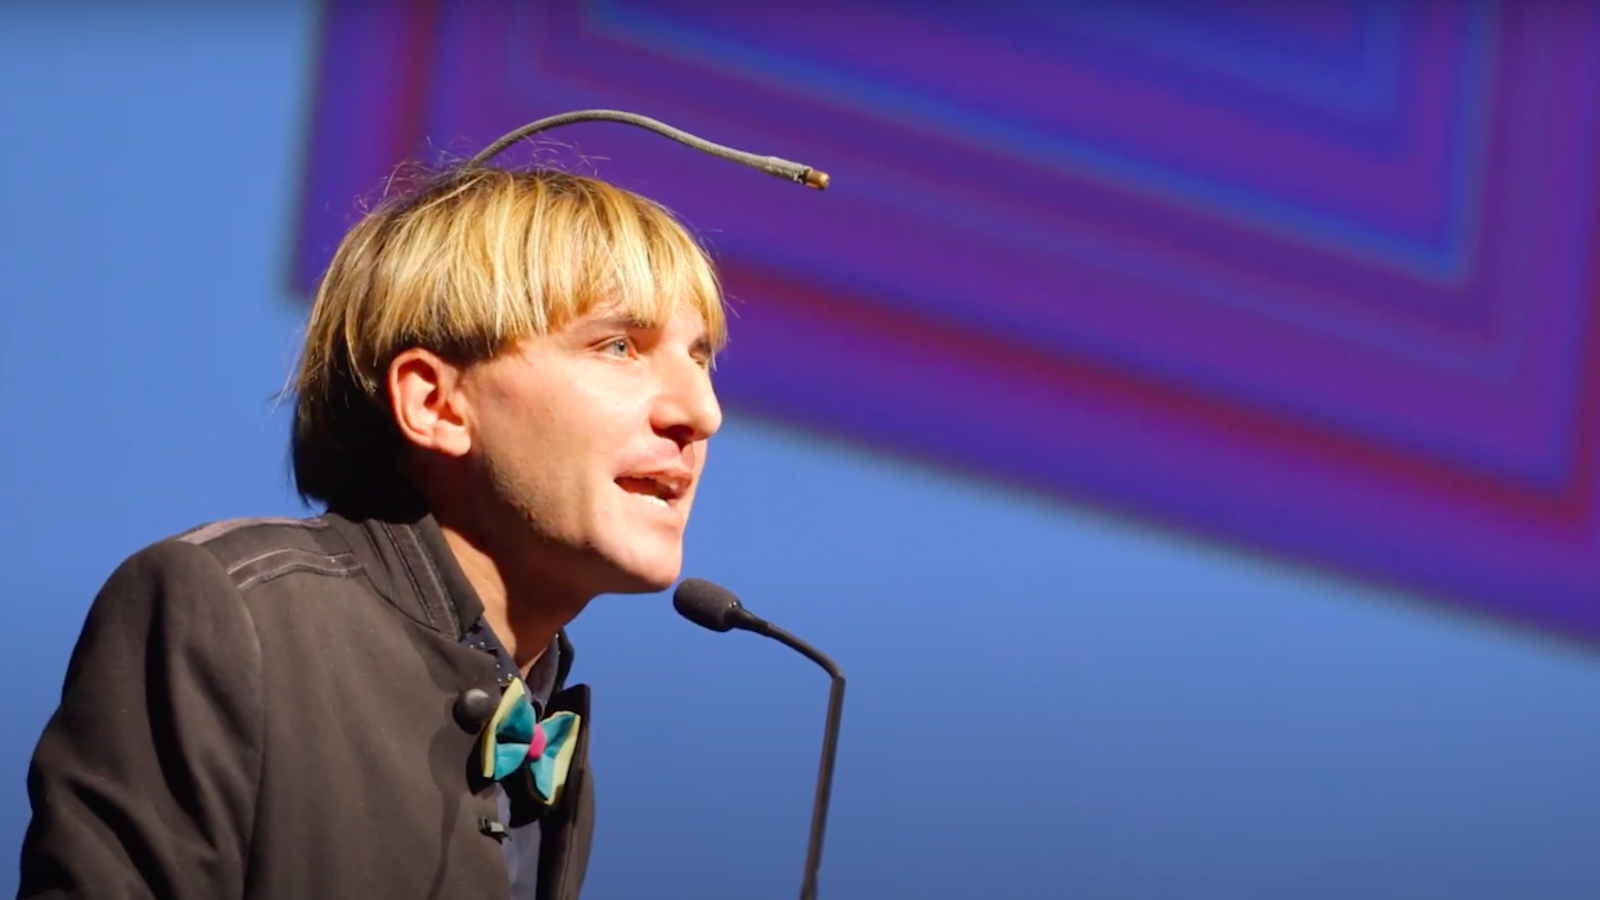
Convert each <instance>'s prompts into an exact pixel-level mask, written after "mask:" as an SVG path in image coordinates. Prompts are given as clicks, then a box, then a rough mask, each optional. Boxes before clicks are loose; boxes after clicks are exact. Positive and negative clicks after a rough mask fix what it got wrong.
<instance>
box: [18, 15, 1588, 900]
mask: <svg viewBox="0 0 1600 900" xmlns="http://www.w3.org/2000/svg"><path fill="white" fill-rule="evenodd" d="M315 39H316V31H315V11H314V9H313V8H312V7H311V6H310V5H308V4H306V3H291V2H282V3H271V4H268V3H257V4H248V5H245V6H237V5H236V6H234V7H233V8H232V9H230V10H229V11H217V10H207V9H204V8H202V7H201V5H199V4H184V5H174V6H173V7H171V8H166V9H163V8H160V7H152V8H149V9H146V10H143V11H133V10H128V11H120V12H119V11H116V10H114V9H112V8H110V7H109V6H106V5H103V4H93V5H81V4H80V5H73V4H63V5H56V6H52V7H50V8H49V9H48V10H46V8H45V5H44V4H34V5H31V6H27V7H20V6H19V5H17V4H11V5H8V6H5V7H0V83H3V84H5V85H6V89H5V90H4V91H3V92H0V122H3V123H4V128H5V133H6V138H7V139H6V140H5V141H4V143H3V145H0V209H3V211H4V217H3V219H0V304H3V307H4V309H5V311H6V314H7V315H6V327H5V328H4V330H3V332H0V367H3V368H0V376H3V378H0V383H3V384H5V385H6V386H7V387H8V391H7V396H6V398H5V401H4V403H5V410H6V413H7V414H6V416H5V422H6V426H5V427H6V430H5V440H4V442H3V443H0V446H3V447H4V450H3V460H4V463H5V464H4V466H3V468H0V508H3V509H4V510H6V511H7V513H8V514H9V515H8V517H7V518H8V522H7V524H6V525H5V529H6V531H5V540H4V541H3V542H0V567H3V569H4V571H5V572H7V584H6V589H5V591H4V594H3V596H4V601H5V603H6V604H7V613H8V615H7V617H6V627H5V628H4V629H3V630H0V667H3V671H4V679H5V680H4V683H5V685H6V691H5V694H4V702H5V710H4V712H5V713H6V721H7V722H8V723H10V724H9V725H8V726H7V727H6V728H5V729H4V731H3V732H0V846H5V847H12V848H14V847H16V845H17V842H18V841H19V840H20V837H21V834H22V830H23V828H24V827H25V823H26V817H27V806H26V799H25V795H24V792H23V784H22V777H23V773H24V769H25V765H26V760H27V756H28V754H29V752H30V751H31V748H32V742H33V740H34V738H35V736H36V734H37V731H38V729H39V728H40V727H41V726H42V724H43V722H44V720H45V718H46V716H47V715H48V713H49V711H50V708H51V705H52V703H53V699H54V696H55V691H56V686H57V682H58V680H59V678H60V675H61V672H62V668H63V665H64V663H65V660H66V656H67V653H68V652H69V650H70V647H71V644H72V641H73V639H74V637H75V635H76V632H77V628H78V626H79V624H80V622H81V618H82V615H83V613H84V611H85V608H86V605H87V603H88V601H89V599H90V597H91V596H92V594H93V593H94V591H95V590H96V588H97V587H98V586H99V584H100V582H101V580H102V579H103V578H104V577H105V576H106V574H108V573H109V571H110V569H111V568H112V567H113V566H114V565H115V564H116V563H117V562H118V561H119V560H120V559H121V558H122V557H124V556H125V555H127V554H128V553H130V552H132V551H133V550H134V549H137V548H138V547H139V546H141V545H142V544H144V543H146V542H148V541H151V540H154V539H156V538H159V537H161V536H163V535H165V534H169V533H171V532H174V531H177V530H180V529H182V528H185V527H187V526H189V525H191V524H193V523H195V522H197V521H201V520H205V519H210V518H217V517H223V516H229V515H235V514H246V513H248V514H261V513H277V512H296V511H297V510H298V509H299V507H298V505H297V504H296V503H295V502H294V501H293V500H292V499H291V496H290V493H289V491H288V479H287V476H286V466H285V456H284V447H285V441H284V434H285V427H286V419H285V417H284V414H283V411H282V410H279V409H276V408H275V407H274V405H273V397H274V395H275V394H276V392H277V391H278V389H279V388H280V387H281V385H282V383H283V379H284V377H285V375H286V373H287V371H288V369H289V366H290V365H291V363H292V360H293V358H294V354H295V350H296V341H297V336H298V327H299V322H300V315H301V311H300V308H299V307H298V306H297V305H296V301H295V298H293V297H292V296H291V295H290V293H289V291H288V290H287V289H286V288H285V287H284V285H285V284H286V283H287V271H288V268H289V264H290V254H291V251H292V247H291V223H292V221H293V219H294V216H295V208H294V203H295V197H296V189H297V183H298V176H299V166H300V154H301V152H302V147H303V145H304V126H305V122H306V117H307V103H308V92H309V91H310V85H311V80H310V79H311V72H312V64H313V61H314V48H315ZM712 459H713V462H712V464H711V470H710V475H709V480H708V482H707V484H706V487H705V489H704V494H703V495H702V496H703V500H702V503H701V505H700V507H699V508H698V509H697V511H696V521H695V522H694V524H693V526H692V529H691V551H690V558H689V571H690V573H692V574H698V575H702V576H705V577H710V578H714V579H718V580H721V581H723V582H724V583H726V584H728V585H730V586H732V587H734V588H735V589H737V590H738V591H739V592H740V593H741V594H742V595H743V596H744V597H745V598H746V600H747V602H749V603H750V604H751V605H752V606H753V607H755V608H756V609H757V610H758V611H760V612H762V613H763V614H765V615H767V616H768V617H770V618H772V619H774V620H776V621H778V622H781V623H783V624H785V625H787V626H788V627H790V628H792V629H793V630H795V631H797V632H798V633H800V634H802V635H805V636H807V637H809V638H811V639H813V640H814V641H816V642H817V643H818V644H820V645H821V646H823V647H825V648H827V649H828V650H829V651H830V652H832V653H834V654H835V655H836V657H837V658H838V659H839V660H840V662H841V663H842V664H843V665H844V667H845V668H846V671H847V672H848V673H849V675H850V676H851V679H852V687H851V693H850V697H849V702H848V705H847V727H846V733H845V738H844V742H843V745H842V748H841V759H840V764H839V776H838V782H837V786H836V794H835V796H836V802H835V807H834V810H835V812H834V818H833V824H832V827H831V830H830V840H829V845H828V852H827V855H826V866H825V871H824V891H825V894H826V896H829V897H838V898H844V897H858V898H881V897H891V896H918V897H924V898H930V900H937V898H956V897H972V896H985V897H1016V898H1022V897H1039V898H1046V897H1049V898H1054V897H1065V896H1080V897H1093V898H1097V900H1110V898H1135V897H1137V898H1151V897H1161V898H1168V897H1170V898H1181V900H1196V898H1211V897H1216V898H1241V897H1263V898H1283V897H1294V898H1305V900H1321V898H1328V900H1332V898H1346V897H1362V898H1397V900H1399V898H1404V900H1416V898H1423V897H1427V898H1441V900H1443V898H1448V900H1476V898H1540V900H1560V898H1574V900H1576V898H1594V897H1596V896H1600V862H1597V857H1596V852H1595V847H1596V846H1600V767H1597V765H1596V763H1595V760H1596V759H1600V661H1597V659H1596V658H1595V656H1594V655H1593V652H1592V651H1589V650H1581V649H1577V648H1575V647H1573V646H1568V645H1562V644H1559V643H1557V642H1555V641H1554V640H1552V639H1548V638H1545V637H1542V636H1534V635H1530V634H1529V633H1525V632H1517V631H1512V630H1509V629H1506V628H1502V627H1500V626H1496V625H1490V624H1485V623H1484V622H1481V621H1477V620H1473V619H1469V618H1466V617H1464V616H1459V615H1456V614H1451V613H1446V612H1441V611H1440V610H1439V609H1437V608H1435V607H1433V606H1424V605H1422V604H1419V603H1418V602H1416V601H1414V600H1411V599H1406V598H1402V597H1399V596H1392V595H1388V594H1385V593H1381V592H1378V591H1375V590H1373V589H1370V588H1366V587H1362V586H1358V585H1356V584H1352V583H1346V582H1343V581H1340V580H1337V579H1334V578H1332V577H1328V576H1323V575H1319V574H1314V573H1309V572H1306V571H1298V570H1294V569H1291V568H1286V567H1284V566H1282V565H1279V564H1276V563H1270V562H1265V561H1261V560H1257V559H1253V558H1251V557H1249V556H1244V555H1240V554H1238V553H1234V552H1226V551H1223V550H1219V549H1216V548H1213V547H1208V546H1205V545H1202V544H1200V543H1197V542H1196V541H1194V540H1192V539H1189V538H1179V537H1175V536H1172V535H1169V534H1166V533H1162V532H1159V531H1155V530H1151V529H1149V528H1146V527H1143V526H1140V525H1137V524H1133V523H1129V522H1126V521H1119V520H1116V519H1113V518H1109V517H1106V516H1104V515H1101V514H1097V513H1091V512H1087V511H1084V510H1081V509H1076V508H1073V507H1070V506H1067V505H1065V504H1062V503H1059V502H1054V501H1047V500H1044V499H1041V498H1038V497H1032V496H1028V495H1027V494H1025V493H1023V492H1020V491H1017V490H1014V489H1002V488H995V487H990V486H986V485H984V484H979V483H975V482H972V481H968V480H957V479H955V478H953V477H951V476H950V475H948V474H947V473H944V472H941V471H935V470H931V469H924V468H921V467H919V466H917V465H914V464H911V463H908V462H906V461H904V460H903V459H901V458H898V457H891V456H888V455H883V454H878V453H875V452H873V451H872V450H870V449H866V448H862V447H859V446H853V445H852V446H846V445H843V444H835V443H830V442H828V441H825V440H822V439H819V438H816V437H813V436H809V435H807V434H802V433H799V432H796V431H791V430H788V429H786V428H785V427H782V426H778V425H774V424H770V423H766V422H763V421H758V420H756V419H754V418H751V417H749V416H747V415H739V414H737V413H736V414H735V415H733V416H732V417H731V418H730V422H729V425H728V428H727V430H726V432H725V433H724V435H723V436H722V437H720V438H719V439H718V440H717V442H716V445H715V447H714V450H713V455H712ZM575 639H576V640H577V642H578V644H579V652H580V659H579V663H578V666H579V669H578V671H579V674H580V675H581V676H582V677H583V678H584V679H585V680H587V681H590V682H591V683H593V684H594V685H595V686H596V689H597V690H598V691H599V697H600V702H601V705H600V708H599V713H598V715H597V718H596V721H595V728H596V734H597V743H596V754H597V765H598V767H599V769H600V778H601V781H600V783H599V790H600V792H601V793H600V803H601V808H602V811H603V813H602V819H601V822H600V829H599V833H598V840H599V844H598V846H597V849H596V853H595V857H594V860H593V864H592V869H591V872H592V875H591V885H592V889H591V893H590V895H589V896H592V897H594V898H598V900H604V898H616V900H621V898H626V897H637V896H694V897H702V898H723V897H726V898H750V897H761V896H783V895H785V894H787V893H788V892H789V891H790V890H792V888H791V885H792V884H793V883H794V882H795V881H796V880H797V876H798V874H799V870H800V864H801V861H802V855H803V847H804V838H805V828H806V821H807V813H808V810H809V798H810V790H811V782H812V776H813V773H814V768H815V760H816V751H817V738H818V729H819V727H820V724H821V717H822V712H823V704H824V698H825V690H826V684H825V682H824V680H823V678H822V677H821V675H820V673H818V672H817V671H815V670H814V669H813V668H812V667H810V665H809V664H807V663H805V662H804V661H803V660H799V659H797V658H792V657H791V656H790V655H789V654H786V653H785V652H783V651H781V650H780V649H779V648H777V647H774V646H767V645H764V643H763V642H760V641H758V640H756V639H754V638H751V637H749V636H744V635H729V636H715V635H710V634H707V633H704V632H699V631H697V630H695V629H692V628H691V627H689V626H687V625H685V624H682V623H681V622H679V621H678V620H676V617H675V616H674V615H673V614H672V612H671V610H670V608H669V606H668V605H667V603H666V602H665V599H664V598H607V600H606V601H605V602H602V603H600V604H598V605H597V606H596V607H594V609H593V610H592V612H590V613H589V614H588V615H587V616H586V617H585V618H584V619H583V620H582V621H581V623H580V624H579V626H578V627H577V628H576V629H575ZM690 714H694V715H703V716H716V717H718V720H717V721H716V722H714V723H713V724H712V725H711V726H709V728H708V729H707V730H706V731H703V732H700V733H697V734H692V735H690V734H683V733H681V732H678V731H675V730H674V725H675V723H677V722H680V721H682V720H683V719H684V717H685V716H687V715H690ZM975 747H981V749H982V753H981V755H979V756H978V757H977V758H974V756H973V749H974V748H975ZM385 824H386V823H374V826H375V828H378V829H380V830H381V828H382V827H383V825H385ZM14 880H15V870H14V866H9V865H8V866H6V867H5V868H3V869H0V892H3V891H10V890H12V889H13V886H14Z"/></svg>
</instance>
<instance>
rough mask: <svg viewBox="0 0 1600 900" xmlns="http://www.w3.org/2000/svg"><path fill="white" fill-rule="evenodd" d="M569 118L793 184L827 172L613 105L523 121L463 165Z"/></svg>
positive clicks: (819, 179) (823, 178)
mask: <svg viewBox="0 0 1600 900" xmlns="http://www.w3.org/2000/svg"><path fill="white" fill-rule="evenodd" d="M573 122H621V123H622V124H624V125H635V126H638V127H640V128H645V129H648V130H650V131H654V132H655V133H657V134H659V135H662V136H664V137H669V138H671V139H673V140H675V141H677V142H678V143H680V144H684V145H687V146H689V147H693V148H694V149H696V150H699V151H701V152H703V153H709V154H711V155H712V156H719V157H721V158H723V159H726V160H731V161H733V162H736V163H743V164H744V165H747V166H749V167H750V168H752V169H760V170H761V171H763V172H766V173H767V174H769V175H775V176H777V177H779V178H782V179H783V180H785V181H793V182H795V183H796V184H803V185H805V186H806V187H809V188H816V189H817V190H822V189H823V188H826V187H827V186H828V173H826V172H822V171H818V170H817V169H813V168H811V167H810V166H806V165H802V164H800V163H797V162H791V161H789V160H787V159H781V158H779V157H776V156H757V155H756V154H754V153H746V152H744V151H743V150H735V149H733V148H732V147H724V146H722V145H721V144H713V143H712V142H710V141H708V140H706V139H704V138H700V137H696V136H694V135H692V134H690V133H688V132H687V131H683V130H681V129H678V128H673V127H672V126H671V125H668V124H666V123H664V122H659V121H657V120H655V119H652V118H650V117H648V116H641V115H638V114H637V113H630V112H621V111H618V110H614V109H583V110H577V111H574V112H566V113H561V114H559V115H554V116H547V117H545V118H543V119H540V120H538V121H537V122H530V123H528V124H527V125H524V126H522V127H521V128H518V129H517V130H515V131H513V132H510V133H509V134H506V135H504V136H502V137H501V138H500V139H499V140H497V141H495V142H494V143H492V144H490V145H489V146H487V147H485V148H483V149H482V150H480V151H478V155H476V156H474V157H472V159H470V160H468V161H467V165H468V166H481V165H483V164H484V163H486V162H488V161H489V160H490V159H493V158H494V157H495V156H497V155H498V154H500V153H501V152H502V151H504V150H505V149H506V148H507V147H510V146H511V145H512V144H515V143H517V142H518V141H520V140H523V139H524V138H526V137H528V136H529V135H532V134H535V133H537V132H540V131H544V130H545V129H548V128H555V127H558V126H561V125H568V124H571V123H573Z"/></svg>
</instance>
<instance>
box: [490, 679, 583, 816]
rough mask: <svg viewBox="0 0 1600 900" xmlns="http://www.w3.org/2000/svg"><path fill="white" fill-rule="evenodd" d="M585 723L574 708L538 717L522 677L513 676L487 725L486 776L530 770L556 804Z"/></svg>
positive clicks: (536, 787)
mask: <svg viewBox="0 0 1600 900" xmlns="http://www.w3.org/2000/svg"><path fill="white" fill-rule="evenodd" d="M581 724H582V723H581V722H580V721H579V719H578V715H577V714H576V713H570V712H558V713H554V714H552V715H550V716H548V717H547V718H545V719H544V720H542V721H539V720H536V719H535V717H534V711H533V703H532V701H530V700H529V699H528V693H527V689H526V688H525V687H523V684H522V679H520V678H519V679H514V680H513V681H512V682H511V686H510V687H508V688H506V692H505V693H504V694H503V695H501V697H500V706H499V708H498V709H496V710H495V713H494V716H493V717H492V718H490V719H489V724H488V725H486V726H484V729H483V777H485V778H492V779H494V780H495V781H505V780H506V779H507V778H510V777H512V776H513V775H516V774H517V773H519V772H523V771H526V772H527V773H528V776H529V778H530V780H531V782H532V786H533V789H534V791H535V792H537V793H538V795H539V799H540V800H542V801H543V802H544V803H546V804H547V805H554V804H555V802H556V800H557V798H558V797H559V796H560V793H561V787H562V785H564V784H566V781H567V769H568V768H570V767H571V765H572V753H573V750H574V749H576V748H577V745H578V740H577V738H578V729H579V727H580V725H581Z"/></svg>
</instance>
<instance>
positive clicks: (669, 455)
mask: <svg viewBox="0 0 1600 900" xmlns="http://www.w3.org/2000/svg"><path fill="white" fill-rule="evenodd" d="M710 355H711V350H710V348H709V346H708V345H707V343H706V339H705V329H704V323H703V321H702V320H701V318H700V316H699V314H698V313H697V312H695V311H694V310H693V309H689V308H684V307H683V305H680V309H679V312H677V313H676V314H674V315H673V316H672V317H671V318H669V319H668V320H667V321H665V322H661V323H659V324H657V325H656V326H653V327H643V326H641V325H640V324H638V323H637V322H635V321H633V320H632V319H631V317H629V316H627V315H626V314H621V313H618V312H617V311H616V310H598V311H595V312H592V313H590V314H588V315H585V316H583V317H580V318H579V319H577V320H575V321H573V322H570V323H568V324H567V325H566V326H564V327H562V328H561V329H559V330H556V331H553V332H552V333H550V334H548V335H544V336H541V337H535V338H531V339H528V340H526V341H523V342H522V343H521V344H519V345H518V346H517V347H515V348H513V350H512V351H511V352H508V353H505V354H503V355H501V356H498V357H496V358H495V359H493V360H491V361H488V362H486V363H482V364H479V365H476V366H473V367H471V368H470V369H469V370H468V371H467V372H466V373H465V375H464V377H463V380H462V389H463V390H464V391H465V392H466V395H467V398H468V400H469V402H470V404H471V409H472V412H473V415H472V431H473V437H472V442H473V448H472V453H471V455H472V457H473V459H474V462H475V463H477V466H476V468H477V469H478V470H479V471H480V472H481V473H483V474H484V475H486V476H487V478H486V480H487V484H488V486H489V489H490V491H491V492H492V497H493V502H492V503H491V504H489V507H490V509H492V510H493V511H492V512H489V513H488V514H489V515H490V516H491V517H492V518H494V519H496V520H497V521H496V523H494V524H493V525H491V527H492V528H494V529H495V530H497V531H499V530H503V529H515V530H518V531H520V532H521V534H511V535H506V534H499V535H496V536H495V540H496V542H497V543H501V542H504V541H506V539H507V538H510V540H511V546H512V547H516V546H520V545H521V543H522V542H524V541H525V542H526V543H527V545H528V546H527V555H526V558H527V559H528V560H529V561H531V562H532V563H533V564H534V566H535V568H536V569H537V570H539V574H540V576H541V577H547V578H550V579H552V580H554V581H556V582H560V586H561V587H563V588H565V589H568V590H577V591H582V592H590V591H592V592H595V593H625V592H637V591H654V590H661V589H664V588H666V587H668V586H670V585H671V584H672V582H673V581H675V580H676V579H677V577H678V573H679V570H680V568H681V565H682V561H683V533H684V526H685V525H686V524H687V521H688V518H689V508H690V506H691V504H692V503H693V500H694V493H695V488H696V487H697V485H698V482H699V478H700V473H701V471H702V470H703V469H704V467H705V461H706V442H707V440H708V439H709V438H710V437H711V435H713V434H715V433H716V431H717V429H718V428H720V427H721V425H722V410H721V407H720V406H719V405H718V403H717V398H716V394H715V392H714V391H713V390H712V387H711V377H710ZM552 586H556V585H552Z"/></svg>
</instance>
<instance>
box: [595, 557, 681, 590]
mask: <svg viewBox="0 0 1600 900" xmlns="http://www.w3.org/2000/svg"><path fill="white" fill-rule="evenodd" d="M682 571H683V561H682V559H681V558H679V557H677V556H676V555H675V556H674V558H672V559H670V560H668V559H661V560H641V559H631V560H626V561H620V560H619V561H616V562H614V564H613V577H612V579H610V580H612V581H613V582H615V586H613V587H611V588H610V589H609V590H607V591H606V593H608V594H654V593H658V592H660V591H664V590H666V589H667V588H669V587H672V585H673V584H674V583H675V582H677V580H678V577H679V575H681V574H682Z"/></svg>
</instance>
